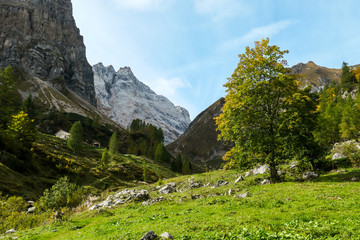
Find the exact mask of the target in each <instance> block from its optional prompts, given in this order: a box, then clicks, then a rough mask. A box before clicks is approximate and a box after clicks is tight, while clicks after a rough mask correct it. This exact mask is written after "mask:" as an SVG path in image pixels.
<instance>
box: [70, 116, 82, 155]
mask: <svg viewBox="0 0 360 240" xmlns="http://www.w3.org/2000/svg"><path fill="white" fill-rule="evenodd" d="M82 141H83V127H82V125H81V122H80V121H77V122H75V123H74V124H73V125H72V127H71V129H70V136H69V138H68V140H67V146H68V148H69V149H71V150H73V151H74V153H76V150H79V149H80V147H81V144H82Z"/></svg>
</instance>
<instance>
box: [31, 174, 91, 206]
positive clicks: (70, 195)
mask: <svg viewBox="0 0 360 240" xmlns="http://www.w3.org/2000/svg"><path fill="white" fill-rule="evenodd" d="M84 194H85V191H84V190H83V188H81V187H78V186H77V185H76V184H74V183H70V182H69V178H68V177H66V176H65V177H62V178H60V179H59V180H58V181H57V182H56V183H55V184H54V185H53V186H52V187H51V189H46V190H45V191H44V194H43V196H42V197H41V198H40V199H39V202H38V207H39V208H40V209H42V210H50V209H56V210H60V209H61V208H63V207H76V206H77V205H79V204H80V203H81V202H82V200H83V196H84Z"/></svg>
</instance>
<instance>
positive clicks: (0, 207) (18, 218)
mask: <svg viewBox="0 0 360 240" xmlns="http://www.w3.org/2000/svg"><path fill="white" fill-rule="evenodd" d="M27 207H28V204H27V203H26V202H25V201H24V199H23V198H22V197H17V196H12V197H5V196H1V193H0V233H4V232H5V231H7V230H9V229H16V230H23V229H28V228H32V227H35V226H39V225H40V224H41V223H42V222H44V220H45V218H46V216H45V215H40V214H27V212H26V210H27Z"/></svg>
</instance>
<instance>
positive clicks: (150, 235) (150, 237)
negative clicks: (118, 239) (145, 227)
mask: <svg viewBox="0 0 360 240" xmlns="http://www.w3.org/2000/svg"><path fill="white" fill-rule="evenodd" d="M157 237H158V236H157V235H156V233H154V232H153V231H148V232H147V233H145V235H144V236H142V238H140V240H155V239H157Z"/></svg>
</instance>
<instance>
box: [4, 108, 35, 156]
mask: <svg viewBox="0 0 360 240" xmlns="http://www.w3.org/2000/svg"><path fill="white" fill-rule="evenodd" d="M36 133H37V131H36V129H35V125H34V120H32V119H30V118H29V117H28V114H27V113H24V112H23V111H20V112H19V113H18V114H17V115H13V116H12V118H11V120H10V122H9V125H8V127H7V129H6V131H5V135H6V136H5V138H6V142H7V145H8V147H9V148H10V149H12V150H16V149H17V150H30V148H31V147H32V145H33V142H34V141H35V139H36Z"/></svg>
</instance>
